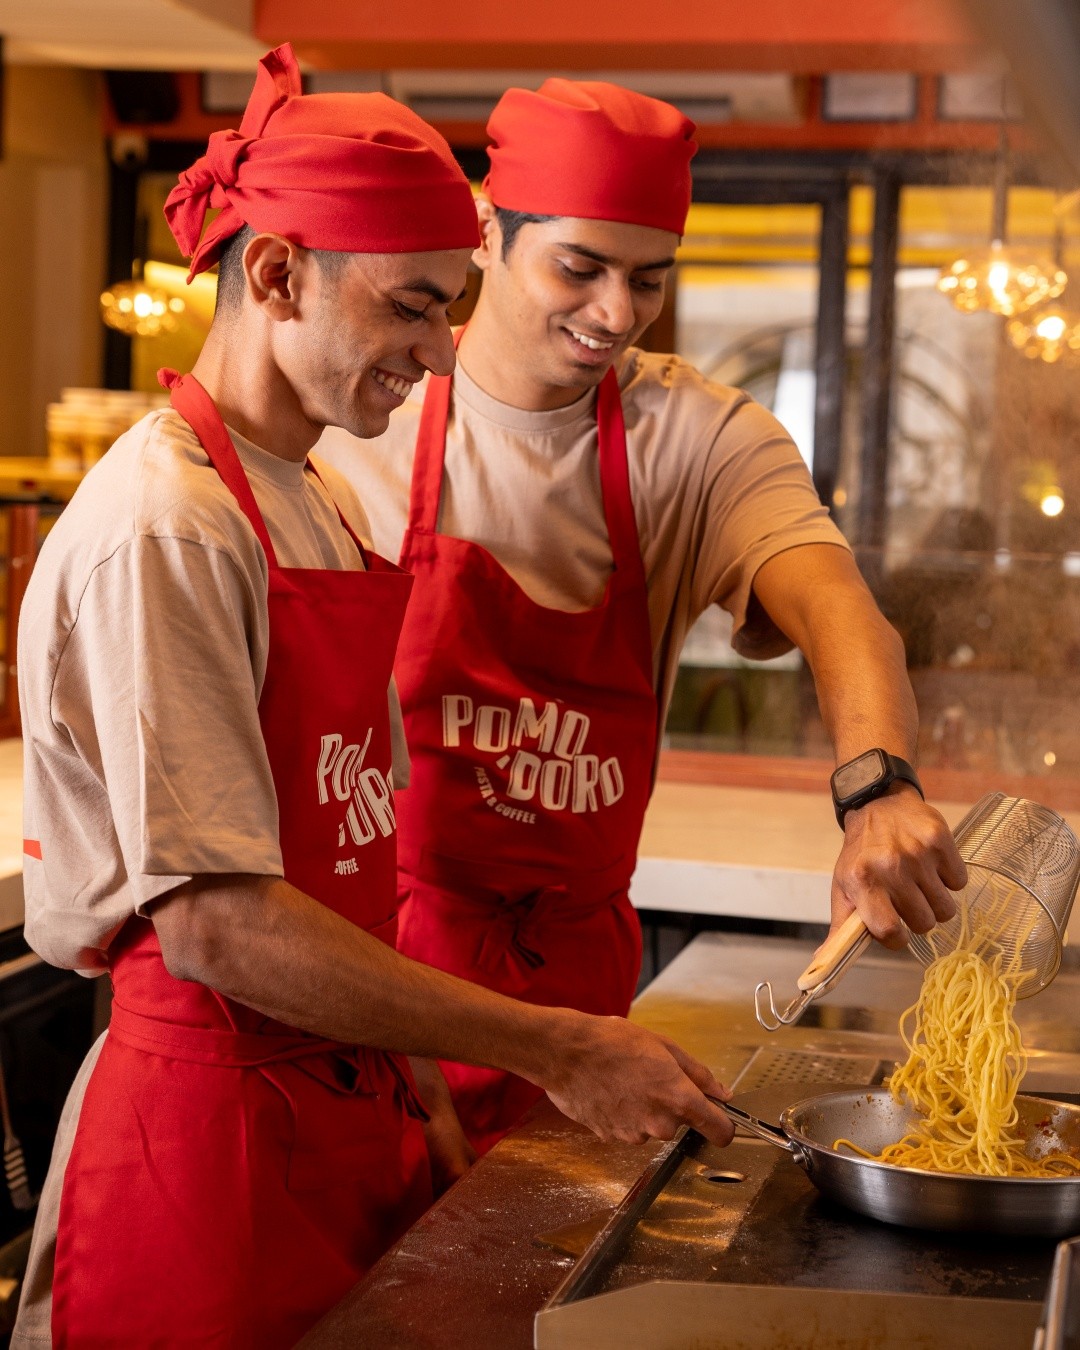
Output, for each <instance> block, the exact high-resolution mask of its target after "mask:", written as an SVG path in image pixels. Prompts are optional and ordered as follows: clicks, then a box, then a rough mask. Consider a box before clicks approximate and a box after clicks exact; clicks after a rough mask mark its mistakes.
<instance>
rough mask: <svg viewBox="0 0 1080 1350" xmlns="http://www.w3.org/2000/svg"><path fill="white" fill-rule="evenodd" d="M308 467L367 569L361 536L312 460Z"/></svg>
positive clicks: (365, 550) (365, 551)
mask: <svg viewBox="0 0 1080 1350" xmlns="http://www.w3.org/2000/svg"><path fill="white" fill-rule="evenodd" d="M307 467H308V468H309V469H310V470H311V472H312V473H313V474H314V475H315V477H316V478H317V479H318V480H319V482H320V483H321V484H322V488H323V491H324V492H325V493H326V495H327V496H328V497H329V498H330V501H331V503H332V505H333V508H334V510H335V511H336V512H337V517H338V520H340V521H341V527H342V529H343V530H344V531H345V533H346V534H347V535H348V536H349V538H350V539H351V540H352V541H353V543H354V544H355V545H356V547H357V549H358V550H359V553H360V556H361V558H363V560H364V566H365V567H367V565H368V555H367V549H365V548H364V545H363V544H362V543H361V542H360V536H359V535H358V534H357V533H356V531H355V530H354V529H353V527H352V526H351V525H350V524H349V522H348V521H347V520H346V519H345V514H344V512H343V511H342V509H341V507H340V506H338V504H337V502H336V501H335V500H334V494H333V493H332V492H331V491H330V489H329V488H328V487H327V486H326V480H325V479H324V478H323V476H322V474H321V473H320V472H319V471H318V469H317V468H316V467H315V465H314V464H313V463H312V462H311V460H310V459H309V460H308V462H307Z"/></svg>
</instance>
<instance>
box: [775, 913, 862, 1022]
mask: <svg viewBox="0 0 1080 1350" xmlns="http://www.w3.org/2000/svg"><path fill="white" fill-rule="evenodd" d="M869 945H870V931H869V929H868V928H867V927H866V925H865V924H864V923H863V921H862V919H860V918H859V916H858V914H855V913H852V914H849V915H848V917H847V918H846V919H845V920H844V922H843V923H842V924H841V925H840V927H839V928H838V929H837V930H836V932H835V933H831V934H830V935H829V936H828V937H827V938H826V939H825V941H824V942H823V943H822V944H821V946H820V947H819V948H818V949H817V951H816V952H815V953H814V956H813V960H811V962H810V964H809V965H808V966H807V967H806V969H805V970H804V971H803V973H802V974H801V975H800V976H799V978H798V980H797V981H796V987H797V989H798V991H799V992H798V993H797V994H796V995H795V997H794V998H793V999H792V1000H791V1002H790V1003H789V1004H788V1005H787V1007H786V1008H784V1009H783V1011H780V1010H779V1009H778V1008H777V1006H776V1003H775V1002H774V1000H773V991H772V985H771V984H770V983H769V981H768V980H762V981H761V983H760V984H759V985H758V986H757V988H756V989H755V990H754V1013H755V1015H756V1016H757V1020H758V1021H759V1022H760V1023H761V1025H762V1026H763V1027H764V1028H765V1030H766V1031H779V1029H780V1028H781V1027H789V1026H791V1024H792V1023H793V1022H797V1021H798V1020H799V1018H800V1017H801V1016H802V1015H803V1013H804V1012H805V1011H806V1009H807V1008H808V1007H809V1006H810V1004H811V1003H813V1002H814V1000H815V999H819V998H820V997H821V996H822V994H824V993H825V991H826V990H827V989H830V988H831V987H832V986H833V985H834V984H835V983H836V982H837V980H839V979H840V977H841V976H842V975H843V973H844V972H845V971H846V970H847V968H848V966H850V965H851V964H852V963H853V962H855V961H857V960H858V959H859V957H860V956H861V955H862V954H863V952H864V951H866V949H867V947H868V946H869Z"/></svg>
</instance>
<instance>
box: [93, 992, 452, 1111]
mask: <svg viewBox="0 0 1080 1350" xmlns="http://www.w3.org/2000/svg"><path fill="white" fill-rule="evenodd" d="M109 1035H110V1036H111V1037H113V1038H114V1039H115V1040H117V1041H118V1042H119V1043H120V1044H121V1045H127V1046H130V1047H131V1048H132V1049H134V1050H141V1051H143V1052H144V1053H146V1054H150V1055H161V1056H164V1057H166V1058H169V1059H180V1060H186V1061H188V1062H190V1063H194V1064H208V1065H213V1066H215V1067H217V1068H231V1069H258V1068H260V1067H262V1066H263V1065H269V1064H283V1063H288V1062H296V1064H297V1067H298V1068H300V1069H305V1070H307V1071H308V1072H310V1073H311V1076H312V1077H314V1078H317V1079H318V1080H319V1081H320V1082H323V1083H325V1084H326V1085H327V1086H328V1087H329V1088H331V1090H336V1091H338V1092H343V1093H344V1094H345V1095H351V1092H352V1091H353V1090H355V1088H353V1089H349V1088H345V1087H344V1086H340V1087H335V1083H334V1079H333V1078H332V1077H331V1076H329V1075H327V1074H326V1073H320V1072H318V1071H317V1069H316V1064H312V1065H311V1066H310V1068H309V1066H307V1065H305V1064H303V1062H302V1061H304V1060H313V1061H318V1060H319V1059H322V1060H323V1061H324V1062H325V1061H326V1060H327V1059H329V1060H338V1061H341V1062H343V1063H344V1064H345V1065H347V1066H348V1067H349V1068H350V1069H352V1070H355V1071H356V1081H359V1082H370V1083H372V1084H373V1085H374V1084H377V1083H378V1081H379V1079H380V1078H381V1077H384V1074H385V1073H387V1072H388V1073H389V1075H390V1077H391V1078H392V1079H393V1081H394V1084H395V1086H396V1087H397V1089H398V1090H399V1091H400V1093H401V1096H402V1100H403V1103H404V1106H405V1110H406V1112H407V1114H408V1115H410V1116H412V1117H413V1118H414V1119H417V1120H424V1121H426V1120H428V1119H429V1116H428V1113H427V1111H426V1110H425V1109H424V1104H423V1102H422V1101H421V1100H420V1097H419V1095H418V1093H417V1091H416V1086H415V1084H414V1083H413V1079H412V1073H411V1072H410V1071H409V1069H408V1067H407V1062H406V1061H405V1058H404V1056H402V1055H399V1054H397V1053H396V1052H394V1051H389V1050H377V1049H374V1048H373V1047H371V1046H367V1045H347V1044H346V1043H345V1042H343V1041H335V1040H330V1039H326V1038H322V1037H318V1036H310V1035H308V1034H307V1033H305V1032H302V1031H297V1032H294V1033H292V1034H291V1035H283V1034H274V1033H268V1034H263V1033H261V1032H255V1031H234V1030H233V1029H232V1028H226V1027H220V1028H219V1027H192V1026H184V1025H183V1024H181V1023H179V1022H166V1021H163V1020H161V1019H160V1018H157V1017H147V1016H146V1015H145V1014H143V1013H138V1012H135V1011H133V1010H132V1009H131V1008H125V1007H124V1006H123V1005H122V1004H119V1003H117V1002H116V1001H115V1000H114V1002H113V1006H112V1016H111V1019H110V1022H109ZM312 1070H316V1071H315V1072H311V1071H312ZM376 1090H377V1089H376Z"/></svg>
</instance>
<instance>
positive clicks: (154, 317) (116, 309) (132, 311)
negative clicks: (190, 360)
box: [101, 281, 184, 337]
mask: <svg viewBox="0 0 1080 1350" xmlns="http://www.w3.org/2000/svg"><path fill="white" fill-rule="evenodd" d="M183 312H184V302H183V300H180V299H178V298H176V297H175V296H174V297H172V298H170V296H169V295H168V293H167V292H165V291H162V290H159V289H158V288H157V287H156V286H148V285H147V284H146V283H145V282H144V281H118V282H117V283H116V285H115V286H110V287H109V289H108V290H107V291H102V293H101V317H102V318H103V319H104V321H105V322H106V323H107V324H108V325H109V327H110V328H116V329H118V330H119V331H120V332H121V333H127V334H128V336H129V337H157V336H158V335H159V334H160V333H175V332H176V330H177V328H178V327H179V326H180V315H181V314H183Z"/></svg>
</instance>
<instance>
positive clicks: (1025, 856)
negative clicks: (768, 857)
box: [754, 792, 1080, 1031]
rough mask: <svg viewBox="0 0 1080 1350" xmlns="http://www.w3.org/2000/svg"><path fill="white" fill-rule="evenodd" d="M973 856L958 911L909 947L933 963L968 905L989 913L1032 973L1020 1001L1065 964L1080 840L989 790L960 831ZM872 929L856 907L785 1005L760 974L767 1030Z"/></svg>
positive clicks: (953, 938)
mask: <svg viewBox="0 0 1080 1350" xmlns="http://www.w3.org/2000/svg"><path fill="white" fill-rule="evenodd" d="M953 835H954V837H955V839H956V844H957V847H958V849H959V851H960V856H961V857H962V858H963V860H964V862H965V863H967V870H968V884H967V886H966V887H965V888H964V890H963V891H961V892H959V893H958V899H959V901H960V908H959V910H958V913H957V916H956V917H955V918H953V919H950V920H949V921H948V922H947V923H941V924H938V926H937V927H936V928H934V929H932V930H931V932H930V933H928V934H920V933H912V935H911V939H910V948H911V952H912V954H913V955H914V956H915V957H917V958H918V960H919V961H920V962H921V963H922V964H923V965H924V966H928V965H929V964H930V963H931V961H934V960H936V959H937V957H939V956H943V955H944V954H945V953H946V952H949V951H952V950H953V948H955V947H956V945H957V943H958V941H959V940H960V933H961V927H962V924H963V918H962V915H963V912H964V910H965V908H966V910H967V912H968V914H969V916H972V917H975V918H978V916H979V914H980V913H982V914H984V915H985V916H986V917H987V918H988V919H990V921H991V922H990V925H989V926H990V927H991V928H992V929H993V931H994V933H995V945H996V946H997V947H998V949H999V950H1000V951H1001V953H1002V955H1003V957H1004V958H1005V965H1006V966H1007V967H1011V968H1012V969H1013V970H1014V971H1016V972H1017V973H1027V975H1028V978H1027V979H1025V980H1024V981H1023V982H1022V983H1021V984H1020V986H1019V987H1018V989H1017V994H1016V996H1017V998H1030V997H1031V995H1032V994H1037V993H1038V992H1039V990H1040V989H1045V988H1046V986H1047V985H1048V984H1049V983H1050V981H1051V980H1052V979H1053V978H1054V976H1055V975H1056V974H1057V971H1058V966H1059V965H1060V964H1061V945H1062V942H1063V941H1064V938H1065V928H1066V925H1067V924H1068V922H1069V914H1070V912H1071V911H1072V907H1073V900H1074V899H1075V897H1076V888H1077V885H1078V883H1080V844H1078V843H1077V839H1076V835H1075V834H1073V832H1072V830H1071V829H1070V828H1069V826H1068V825H1067V824H1066V822H1065V821H1064V820H1062V818H1061V817H1060V816H1059V815H1058V814H1057V812H1056V811H1051V810H1050V808H1049V807H1047V806H1039V805H1038V803H1037V802H1029V801H1027V800H1026V799H1025V798H1023V797H1006V796H1005V795H1004V794H1003V793H1001V792H988V793H987V794H986V796H985V797H983V798H982V800H981V801H979V802H976V804H975V805H974V806H973V807H972V809H971V810H970V811H969V812H968V813H967V815H966V816H965V817H964V819H963V820H962V821H961V822H960V824H959V825H958V826H957V827H956V829H955V830H954V831H953ZM869 944H870V934H869V932H868V931H867V929H866V926H865V924H864V923H863V922H862V920H861V919H860V918H859V916H858V914H854V913H853V914H849V915H848V917H847V918H846V919H845V920H844V922H843V924H842V925H841V926H840V928H838V929H837V930H836V931H835V932H834V933H830V935H829V937H828V938H827V939H826V940H825V942H824V943H822V945H821V946H820V947H819V948H818V950H817V951H816V952H815V953H814V957H813V960H812V961H811V962H810V964H809V965H808V966H807V968H806V969H805V970H804V971H803V973H802V974H801V975H800V976H799V979H798V982H797V983H798V993H797V994H796V995H795V997H794V998H793V999H792V1000H791V1002H790V1003H788V1004H787V1006H786V1007H784V1008H777V1006H776V1004H775V1002H774V1001H773V991H772V986H771V984H770V983H769V981H768V980H762V981H761V983H760V984H759V985H758V986H757V988H756V989H755V990H754V1011H755V1014H756V1016H757V1020H758V1022H759V1023H760V1024H761V1025H762V1026H763V1027H764V1028H765V1030H766V1031H776V1030H778V1029H779V1028H780V1027H781V1026H791V1025H792V1023H794V1022H797V1021H798V1020H799V1018H800V1017H801V1016H802V1015H803V1013H804V1012H805V1011H806V1009H807V1008H808V1007H809V1006H810V1004H811V1003H813V1002H814V1001H815V1000H817V999H819V998H820V997H821V995H822V994H824V993H825V992H826V991H827V990H828V989H830V988H832V986H833V985H834V984H835V983H836V982H837V980H839V979H840V978H841V976H842V975H843V974H844V973H845V972H846V971H847V970H848V969H849V968H850V967H851V966H852V965H853V964H854V963H855V962H856V961H857V960H858V959H859V957H860V956H861V955H862V953H863V952H864V951H865V950H866V948H867V947H868V946H869Z"/></svg>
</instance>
